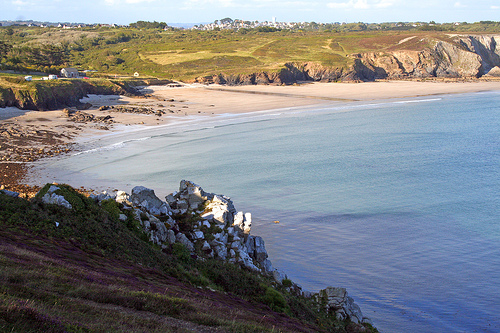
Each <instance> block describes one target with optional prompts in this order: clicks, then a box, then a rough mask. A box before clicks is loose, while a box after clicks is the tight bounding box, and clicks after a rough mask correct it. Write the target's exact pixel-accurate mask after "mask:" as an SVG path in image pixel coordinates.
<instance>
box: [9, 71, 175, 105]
mask: <svg viewBox="0 0 500 333" xmlns="http://www.w3.org/2000/svg"><path fill="white" fill-rule="evenodd" d="M170 82H171V81H169V80H158V79H149V80H107V79H92V80H49V81H31V82H27V81H24V80H23V79H19V78H3V79H1V80H0V107H6V106H15V107H17V108H19V109H22V110H38V111H46V110H57V109H59V108H64V107H70V106H78V105H80V104H81V103H80V99H82V98H83V97H85V96H87V94H98V95H125V96H139V95H141V93H140V92H139V91H138V90H137V89H136V87H137V86H147V85H152V84H154V85H161V84H168V83H170Z"/></svg>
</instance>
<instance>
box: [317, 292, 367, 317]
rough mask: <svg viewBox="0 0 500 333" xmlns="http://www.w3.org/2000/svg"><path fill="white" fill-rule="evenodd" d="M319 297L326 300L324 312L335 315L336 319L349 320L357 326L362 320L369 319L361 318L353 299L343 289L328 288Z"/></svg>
mask: <svg viewBox="0 0 500 333" xmlns="http://www.w3.org/2000/svg"><path fill="white" fill-rule="evenodd" d="M319 296H320V297H321V298H323V299H326V301H327V302H326V309H325V310H326V311H328V312H330V313H335V316H336V317H337V319H340V320H345V319H347V318H349V319H350V320H351V321H352V322H354V323H356V324H359V323H362V322H363V320H365V321H366V322H368V321H369V320H370V319H369V318H365V317H363V314H362V313H361V309H360V308H359V306H358V305H357V304H356V303H354V299H353V298H352V297H350V296H348V294H347V290H346V289H345V288H339V287H336V288H335V287H328V288H326V289H323V290H321V291H320V292H319Z"/></svg>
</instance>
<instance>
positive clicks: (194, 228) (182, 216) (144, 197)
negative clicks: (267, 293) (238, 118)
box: [3, 180, 372, 324]
mask: <svg viewBox="0 0 500 333" xmlns="http://www.w3.org/2000/svg"><path fill="white" fill-rule="evenodd" d="M3 193H4V194H8V195H11V196H16V195H17V193H15V192H12V191H5V190H3ZM66 193H67V192H65V191H64V190H63V188H61V187H60V186H58V185H57V184H47V185H46V186H45V187H44V188H43V189H42V190H40V192H39V193H38V194H37V197H39V198H41V199H42V201H43V202H45V203H47V204H55V205H59V206H63V207H65V208H67V209H73V207H72V204H71V203H70V201H71V198H70V197H66V196H67V194H66ZM65 195H66V196H65ZM90 198H92V199H93V200H94V201H95V202H97V203H99V204H100V205H103V206H104V205H106V203H107V202H109V201H115V202H117V203H119V204H120V207H121V208H120V212H116V213H117V214H119V219H120V220H122V221H126V220H127V214H126V213H130V212H132V214H133V215H134V216H135V218H136V220H138V221H140V225H141V227H142V228H143V230H144V231H145V232H146V234H147V235H148V237H149V241H151V242H152V243H153V244H156V245H158V246H159V247H161V248H162V249H164V250H168V249H169V248H171V247H172V246H181V247H183V248H185V249H186V250H187V251H189V253H190V255H191V256H192V257H193V258H196V259H197V260H205V258H215V259H219V260H222V261H226V262H229V263H233V264H235V265H239V266H241V267H242V268H245V269H249V270H252V271H255V272H258V273H260V274H264V275H268V276H271V277H272V278H273V279H274V280H275V281H276V283H279V284H281V285H283V286H285V287H286V288H287V289H288V290H289V291H290V292H292V293H295V294H297V295H301V296H305V297H307V298H310V299H313V300H315V302H314V304H316V307H317V308H318V311H320V310H324V311H326V312H327V313H331V314H332V315H334V316H335V317H336V318H337V319H339V320H350V321H351V322H353V323H355V324H364V323H368V324H371V323H372V322H371V320H370V319H369V318H366V317H364V316H363V314H362V312H361V309H360V308H359V306H358V305H357V304H356V303H355V302H354V300H353V299H352V298H351V297H350V296H348V294H347V291H346V289H345V288H341V287H327V288H326V289H324V290H321V291H319V292H317V293H312V292H309V291H305V290H303V289H302V287H301V286H299V285H298V284H296V283H294V282H292V281H291V280H290V279H289V278H288V276H287V275H286V274H285V273H284V272H282V271H280V270H278V269H276V268H275V267H273V265H272V263H271V261H270V259H269V257H268V254H267V251H266V248H265V242H264V240H263V238H262V237H260V236H254V235H252V234H251V226H252V216H251V214H250V213H244V212H241V211H237V210H236V209H235V207H234V204H233V202H232V201H231V199H230V198H229V197H227V196H225V195H219V194H214V193H208V192H205V191H204V190H203V189H202V188H201V187H200V186H198V185H196V184H195V183H193V182H191V181H186V180H182V181H181V182H180V187H179V191H176V192H174V193H171V194H169V195H167V196H166V198H165V200H164V201H163V200H161V199H159V198H158V197H157V196H156V195H155V192H154V190H152V189H148V188H146V187H143V186H136V187H134V188H133V189H132V192H131V194H128V193H126V192H124V191H117V192H116V193H112V194H110V193H106V192H103V193H99V194H91V195H90ZM129 215H130V214H129Z"/></svg>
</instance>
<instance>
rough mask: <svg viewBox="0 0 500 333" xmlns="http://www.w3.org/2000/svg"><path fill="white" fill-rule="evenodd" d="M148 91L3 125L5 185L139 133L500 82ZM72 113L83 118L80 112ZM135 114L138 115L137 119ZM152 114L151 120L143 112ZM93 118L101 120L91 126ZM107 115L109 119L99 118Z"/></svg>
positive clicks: (473, 89) (28, 189)
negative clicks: (35, 165)
mask: <svg viewBox="0 0 500 333" xmlns="http://www.w3.org/2000/svg"><path fill="white" fill-rule="evenodd" d="M144 90H145V92H147V93H148V94H150V97H148V98H133V97H124V96H117V95H109V96H102V95H90V96H89V97H87V98H84V99H82V102H83V103H90V104H91V105H92V106H91V107H90V108H89V109H86V110H81V112H82V114H84V115H86V116H87V117H84V119H83V120H74V119H70V118H68V115H67V114H65V113H64V112H63V110H55V111H32V112H26V113H25V114H23V115H20V116H17V117H14V118H9V119H4V120H0V134H1V136H0V147H1V148H0V153H1V155H0V166H2V173H1V174H0V185H1V186H2V187H3V188H5V189H8V190H15V191H19V192H21V193H24V194H28V195H33V192H35V193H36V191H37V190H38V189H37V186H34V187H32V186H26V184H25V183H24V180H25V178H26V177H27V176H29V169H30V166H31V165H32V163H31V162H33V161H40V160H42V161H43V160H44V159H46V158H48V157H50V158H53V157H55V156H58V155H61V154H65V153H68V152H70V151H73V150H74V149H75V148H76V147H78V146H79V145H81V144H84V143H89V142H97V141H99V140H102V139H108V138H116V137H118V136H126V135H128V134H130V133H134V132H145V133H146V132H147V131H155V130H158V129H164V128H166V127H169V128H170V127H171V126H173V127H175V126H177V125H181V126H188V125H189V124H191V123H196V124H198V123H203V122H205V121H212V120H215V119H222V117H224V116H226V115H230V117H239V116H248V115H258V114H270V113H273V112H280V113H287V112H297V109H301V110H302V112H308V111H307V109H316V108H318V107H319V108H321V107H322V106H325V107H335V106H342V105H346V104H347V105H351V104H352V103H356V102H368V101H391V100H392V101H394V100H397V99H404V98H411V99H414V98H419V97H425V96H436V95H449V94H462V93H478V92H486V91H500V82H499V81H491V82H487V81H473V82H443V81H430V82H416V81H377V82H365V83H317V82H314V83H305V84H301V85H293V86H268V85H257V86H219V85H210V86H202V85H193V86H187V87H175V88H172V87H165V86H149V87H145V88H144ZM103 107H105V109H102V108H103ZM120 108H122V109H120ZM304 109H306V110H305V111H304ZM65 110H66V109H65ZM70 110H71V112H77V110H74V109H73V108H71V109H70ZM117 110H125V112H122V111H117ZM131 110H132V111H134V112H132V113H129V112H130V111H131ZM137 110H139V112H136V111H137ZM145 110H147V111H148V112H149V114H144V113H141V111H145ZM0 111H1V110H0ZM89 117H94V119H93V120H89V119H90V118H89ZM103 117H106V118H107V120H103V121H101V120H99V119H97V118H103ZM96 119H97V120H96ZM233 119H234V118H233ZM77 150H78V149H77ZM42 163H43V162H42ZM40 185H43V184H38V186H40Z"/></svg>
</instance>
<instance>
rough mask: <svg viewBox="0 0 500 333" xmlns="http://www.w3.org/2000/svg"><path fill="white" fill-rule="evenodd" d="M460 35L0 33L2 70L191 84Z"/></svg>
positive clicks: (336, 62) (339, 62)
mask: <svg viewBox="0 0 500 333" xmlns="http://www.w3.org/2000/svg"><path fill="white" fill-rule="evenodd" d="M472 26H473V27H475V29H476V30H478V32H483V30H485V29H486V28H484V27H483V26H485V25H484V24H483V25H464V26H460V27H461V29H464V31H463V33H467V34H470V33H471V31H469V30H465V29H466V28H467V29H472ZM382 27H383V26H382ZM481 27H483V28H484V29H483V30H481ZM490 28H491V29H493V28H494V29H497V28H498V27H497V26H496V25H494V26H492V27H490ZM447 29H455V30H457V29H458V28H455V27H453V26H450V27H448V28H447ZM494 29H493V30H494ZM354 30H355V29H354ZM497 30H498V29H497ZM460 33H461V32H460V31H453V32H451V31H422V29H413V28H408V29H404V30H401V29H399V30H395V29H394V30H383V31H381V30H364V31H332V30H323V31H321V30H315V31H303V30H282V31H274V32H259V31H258V30H250V31H248V30H245V31H240V32H238V31H232V30H222V31H196V30H168V31H163V30H155V29H142V30H140V29H134V28H130V27H129V28H119V29H113V28H84V29H71V30H62V29H59V28H38V27H22V26H19V27H14V28H10V31H9V30H8V28H7V27H0V41H1V42H3V43H5V44H8V45H9V46H10V49H9V50H8V52H3V54H2V58H1V59H0V60H1V65H2V66H3V68H4V69H24V70H37V71H42V72H46V73H49V72H50V73H57V72H58V71H59V70H60V68H62V67H67V66H70V67H76V68H78V69H81V70H85V69H90V70H97V71H98V73H100V74H106V73H107V74H119V75H132V74H133V73H135V72H138V73H139V74H140V75H141V76H154V77H159V78H167V79H177V80H185V81H190V80H193V79H195V78H196V77H200V76H207V75H217V74H221V73H222V74H249V73H257V72H264V71H277V70H279V69H280V68H283V66H284V64H285V63H288V62H295V63H305V62H314V63H317V64H320V65H323V66H328V67H333V68H344V69H345V68H349V67H350V66H351V65H352V64H353V57H352V56H351V55H352V54H356V53H364V52H389V51H397V50H422V49H424V48H425V47H429V46H432V45H433V43H434V42H435V41H436V40H446V41H449V42H450V41H451V40H452V34H460ZM483 33H484V32H483Z"/></svg>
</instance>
